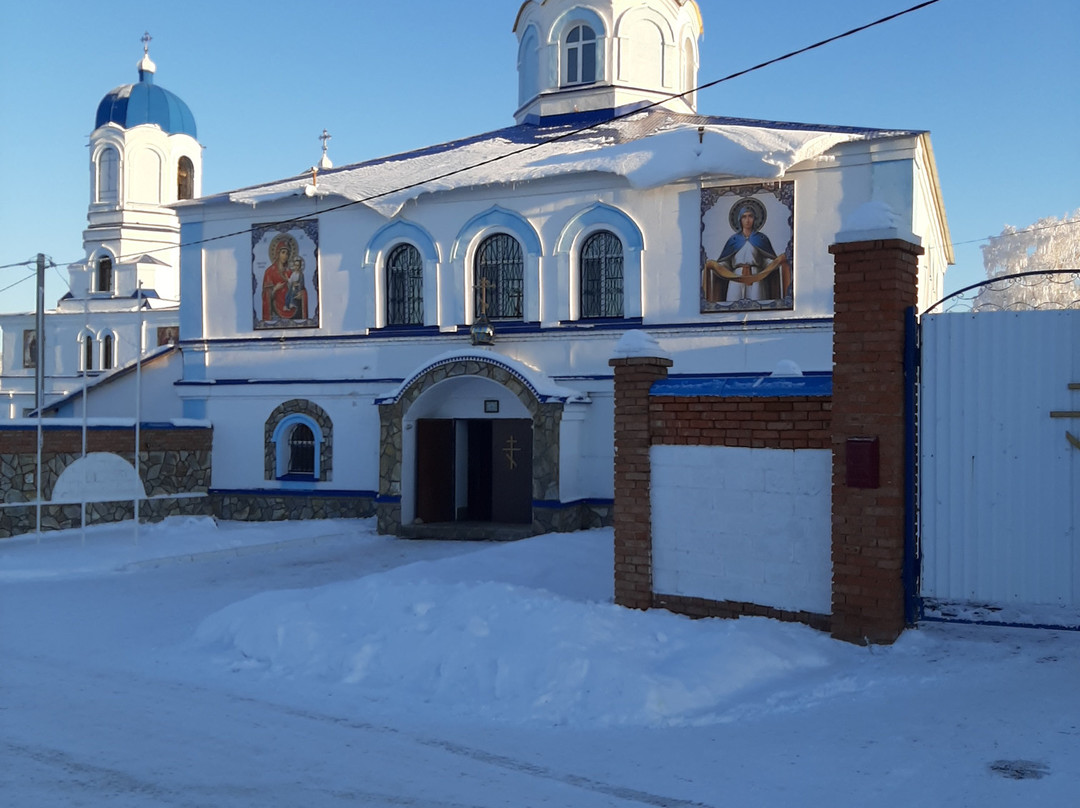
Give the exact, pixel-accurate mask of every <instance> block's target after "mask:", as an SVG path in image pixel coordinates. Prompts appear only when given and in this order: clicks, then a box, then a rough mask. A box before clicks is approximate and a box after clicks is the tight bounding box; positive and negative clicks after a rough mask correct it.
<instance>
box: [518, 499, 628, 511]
mask: <svg viewBox="0 0 1080 808" xmlns="http://www.w3.org/2000/svg"><path fill="white" fill-rule="evenodd" d="M579 505H610V506H614V505H615V500H613V499H602V498H585V499H574V500H571V501H570V502H561V501H559V500H557V499H534V500H533V503H532V506H533V507H534V508H540V509H543V510H555V509H556V508H576V507H578V506H579Z"/></svg>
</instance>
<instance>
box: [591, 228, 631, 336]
mask: <svg viewBox="0 0 1080 808" xmlns="http://www.w3.org/2000/svg"><path fill="white" fill-rule="evenodd" d="M581 316H582V317H622V316H623V246H622V242H621V241H619V237H618V236H616V235H615V234H614V233H612V232H611V231H610V230H600V231H599V232H596V233H593V234H592V235H591V236H589V237H588V238H587V239H585V243H584V244H582V245H581Z"/></svg>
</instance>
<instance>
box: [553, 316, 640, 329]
mask: <svg viewBox="0 0 1080 808" xmlns="http://www.w3.org/2000/svg"><path fill="white" fill-rule="evenodd" d="M641 322H642V320H641V318H640V317H595V318H590V319H585V318H582V319H580V320H560V321H559V328H565V329H567V330H573V331H614V330H617V329H620V328H621V329H630V330H635V329H639V328H641ZM650 327H651V326H650ZM547 330H548V331H551V330H553V329H550V328H549V329H547Z"/></svg>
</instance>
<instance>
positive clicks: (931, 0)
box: [69, 0, 941, 263]
mask: <svg viewBox="0 0 1080 808" xmlns="http://www.w3.org/2000/svg"><path fill="white" fill-rule="evenodd" d="M939 2H941V0H924V2H921V3H917V4H916V5H914V6H911V7H910V8H906V9H904V10H902V11H897V12H895V13H893V14H889V15H887V16H885V17H881V18H880V19H877V20H874V21H873V22H869V23H866V24H865V25H860V26H857V27H855V28H851V29H850V30H847V31H844V32H843V33H840V34H836V35H835V36H831V37H828V38H827V39H822V40H819V41H818V42H815V43H813V44H812V45H807V46H805V47H803V48H799V49H798V50H793V51H789V52H788V53H785V54H783V55H782V56H777V57H775V58H773V59H769V60H767V61H764V62H761V63H760V64H756V65H754V66H753V67H748V68H745V69H743V70H739V71H736V72H735V73H730V74H729V75H727V76H723V77H722V78H719V79H714V80H713V81H709V82H706V83H705V84H701V85H699V86H697V87H695V88H693V89H691V90H686V91H684V92H681V93H671V94H669V95H666V96H664V97H663V98H661V99H660V100H658V101H653V102H651V103H649V104H647V105H645V106H643V107H638V108H636V109H633V110H631V111H629V112H624V113H620V114H618V115H615V116H613V117H611V118H606V119H604V120H603V121H597V122H595V123H591V124H589V125H587V126H581V127H577V128H574V129H571V130H569V131H567V132H563V133H561V134H558V135H554V136H552V137H549V138H547V139H545V140H542V141H538V142H536V143H531V144H528V145H526V146H523V147H521V148H519V149H515V150H513V151H510V152H507V153H505V154H500V155H497V156H495V157H489V158H487V159H484V160H480V161H478V162H476V163H471V164H469V165H467V166H461V167H459V168H455V169H451V170H450V171H445V172H443V173H441V174H436V175H433V176H429V177H426V178H424V179H421V180H417V181H416V182H411V183H408V184H406V185H402V186H399V187H397V188H393V189H390V190H387V191H380V192H379V193H375V194H370V195H368V196H365V197H363V198H361V199H353V200H349V201H348V202H343V203H341V204H339V205H334V206H331V207H329V208H325V209H323V210H320V211H316V212H314V213H306V214H302V215H300V216H295V217H293V218H290V219H285V220H283V221H281V222H278V223H277V224H291V223H293V222H298V221H301V220H302V219H306V218H309V217H311V216H312V215H318V216H323V215H325V214H328V213H334V212H336V211H339V210H344V209H346V208H351V207H353V206H355V205H362V204H365V203H367V202H371V201H374V200H376V199H381V198H382V197H385V196H390V195H392V194H397V193H401V192H402V191H409V190H412V189H413V188H418V187H420V186H422V185H426V184H427V183H430V182H438V181H440V180H444V179H448V178H450V177H454V176H457V175H459V174H463V173H464V172H466V171H472V170H473V169H476V168H483V167H484V166H488V165H491V164H492V163H496V162H499V161H501V160H506V159H508V158H510V157H515V156H517V155H519V154H524V153H526V152H529V151H532V150H534V149H539V148H542V147H544V146H547V145H550V144H552V143H558V142H560V141H563V140H568V139H570V138H574V137H577V136H579V135H582V134H584V133H586V132H590V131H592V130H594V129H597V128H599V127H602V126H608V125H610V124H611V123H612V122H614V121H618V120H621V119H623V118H627V117H630V116H631V115H638V114H640V113H641V112H644V111H645V110H648V109H652V108H653V107H657V106H660V105H662V104H664V103H666V102H668V101H672V100H674V99H676V98H683V97H685V96H688V95H692V94H694V93H697V92H699V91H701V90H707V89H709V88H712V87H715V86H717V85H719V84H723V83H724V82H728V81H732V80H734V79H736V78H740V77H742V76H745V75H747V74H749V73H753V72H755V71H757V70H762V69H764V68H766V67H770V66H771V65H774V64H778V63H779V62H783V61H786V60H788V59H792V58H794V57H796V56H800V55H802V54H804V53H808V52H810V51H812V50H816V49H818V48H822V47H825V46H826V45H830V44H832V43H834V42H838V41H839V40H841V39H845V38H847V37H850V36H854V35H855V34H859V33H862V32H864V31H867V30H869V29H871V28H874V27H876V26H879V25H884V24H885V23H888V22H892V21H893V20H896V19H898V18H900V17H903V16H905V15H907V14H912V13H914V12H916V11H920V10H922V9H924V8H927V7H928V6H932V5H934V4H936V3H939ZM297 176H298V177H299V176H302V175H297ZM253 229H254V228H252V227H248V228H244V229H242V230H236V231H233V232H230V233H222V234H221V235H217V236H209V237H207V238H202V239H197V240H194V241H189V242H182V243H181V244H180V245H179V247H180V249H183V248H185V247H196V246H198V245H200V244H209V243H211V242H214V241H222V240H224V239H228V238H235V237H236V236H242V235H245V234H248V233H251V232H252V230H253ZM174 249H176V247H175V246H169V247H161V248H158V249H154V250H148V251H146V252H145V253H139V255H127V256H118V257H117V258H116V259H115V261H116V263H122V262H124V261H130V260H131V259H133V258H137V257H139V256H141V255H152V254H153V253H156V252H165V251H166V250H174ZM76 260H77V261H78V260H84V258H79V259H76ZM69 263H76V261H72V262H69Z"/></svg>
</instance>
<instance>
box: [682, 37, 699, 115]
mask: <svg viewBox="0 0 1080 808" xmlns="http://www.w3.org/2000/svg"><path fill="white" fill-rule="evenodd" d="M696 86H697V65H696V64H694V43H693V42H691V41H690V40H689V39H688V40H686V41H685V42H684V43H683V88H682V89H683V92H684V93H688V92H690V91H691V90H693V89H694V88H695V87H696ZM696 96H697V93H690V95H687V96H685V98H686V102H687V103H688V104H689V105H690V106H691V107H694V108H696V107H697V99H696Z"/></svg>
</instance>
